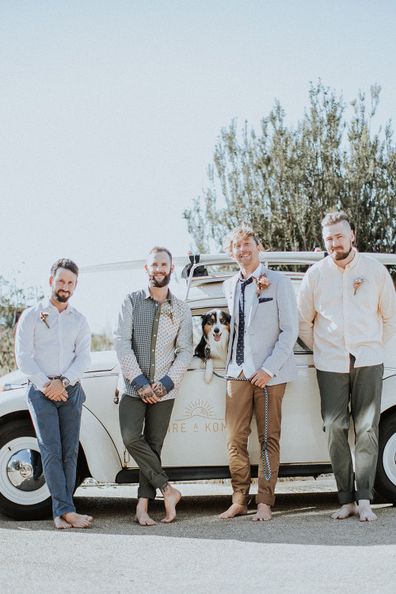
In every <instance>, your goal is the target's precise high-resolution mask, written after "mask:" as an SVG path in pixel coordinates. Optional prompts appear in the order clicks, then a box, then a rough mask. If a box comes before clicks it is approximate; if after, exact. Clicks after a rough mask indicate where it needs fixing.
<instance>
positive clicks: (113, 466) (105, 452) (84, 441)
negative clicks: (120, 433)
mask: <svg viewBox="0 0 396 594" xmlns="http://www.w3.org/2000/svg"><path fill="white" fill-rule="evenodd" d="M80 443H81V446H82V448H83V450H84V454H85V458H86V460H87V464H88V468H89V471H90V475H91V476H92V478H94V479H96V480H97V481H100V482H104V483H114V482H115V478H116V476H117V474H118V472H119V471H120V470H121V469H122V464H121V460H120V457H119V455H118V452H117V448H116V446H115V444H114V442H113V440H112V439H111V437H110V435H109V434H108V432H107V431H106V429H105V428H104V427H103V425H102V424H101V423H100V421H99V420H98V419H97V418H96V417H95V415H94V414H92V413H91V411H90V410H88V409H87V408H85V406H83V412H82V416H81V431H80Z"/></svg>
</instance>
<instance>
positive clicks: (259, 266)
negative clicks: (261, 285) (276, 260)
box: [238, 262, 262, 282]
mask: <svg viewBox="0 0 396 594" xmlns="http://www.w3.org/2000/svg"><path fill="white" fill-rule="evenodd" d="M261 268H262V266H261V262H260V264H259V265H258V266H257V268H256V270H255V271H254V272H253V273H252V274H250V275H249V276H248V277H247V278H243V276H242V272H241V271H239V275H238V280H239V281H241V282H243V281H246V280H248V279H249V278H250V277H251V276H255V277H256V278H258V277H259V276H260V274H261Z"/></svg>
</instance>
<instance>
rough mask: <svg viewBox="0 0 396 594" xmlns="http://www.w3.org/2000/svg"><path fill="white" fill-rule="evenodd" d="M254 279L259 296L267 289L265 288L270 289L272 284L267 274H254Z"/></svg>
mask: <svg viewBox="0 0 396 594" xmlns="http://www.w3.org/2000/svg"><path fill="white" fill-rule="evenodd" d="M253 281H254V282H255V283H256V293H257V296H258V297H260V295H261V293H262V292H263V291H265V289H268V287H269V286H270V284H271V283H270V282H269V280H268V278H267V275H265V274H260V276H259V277H258V278H256V277H255V276H254V277H253Z"/></svg>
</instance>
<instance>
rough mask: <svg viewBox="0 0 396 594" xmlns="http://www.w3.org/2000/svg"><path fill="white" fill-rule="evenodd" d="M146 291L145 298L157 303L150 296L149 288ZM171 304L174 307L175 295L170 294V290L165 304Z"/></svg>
mask: <svg viewBox="0 0 396 594" xmlns="http://www.w3.org/2000/svg"><path fill="white" fill-rule="evenodd" d="M143 291H144V298H145V299H152V300H153V301H155V299H153V298H152V296H151V294H150V289H149V288H148V287H147V288H146V289H143ZM166 302H168V303H170V304H171V305H173V293H171V292H170V290H169V289H168V294H167V296H166V299H165V302H164V303H166Z"/></svg>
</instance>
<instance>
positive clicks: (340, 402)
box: [317, 356, 384, 505]
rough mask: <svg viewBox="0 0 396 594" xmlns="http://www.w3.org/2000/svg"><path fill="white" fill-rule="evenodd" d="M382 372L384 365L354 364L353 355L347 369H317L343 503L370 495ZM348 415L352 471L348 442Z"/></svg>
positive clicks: (373, 476)
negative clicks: (351, 433)
mask: <svg viewBox="0 0 396 594" xmlns="http://www.w3.org/2000/svg"><path fill="white" fill-rule="evenodd" d="M383 372H384V366H383V365H371V366H368V367H355V366H354V357H352V356H351V367H350V371H349V373H335V372H330V371H320V370H317V378H318V384H319V390H320V397H321V412H322V419H323V430H324V431H325V432H326V433H327V441H328V446H329V454H330V460H331V464H332V467H333V472H334V476H335V479H336V482H337V489H338V499H339V501H340V503H341V504H342V505H343V504H345V503H352V502H353V501H355V500H359V499H372V497H373V487H374V479H375V473H376V468H377V458H378V424H379V418H380V408H381V392H382V375H383ZM351 417H352V420H353V423H354V441H355V471H354V468H353V461H352V453H351V448H350V446H349V442H348V434H349V425H350V418H351ZM355 483H356V485H355Z"/></svg>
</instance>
